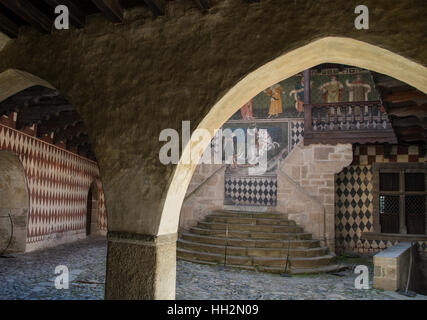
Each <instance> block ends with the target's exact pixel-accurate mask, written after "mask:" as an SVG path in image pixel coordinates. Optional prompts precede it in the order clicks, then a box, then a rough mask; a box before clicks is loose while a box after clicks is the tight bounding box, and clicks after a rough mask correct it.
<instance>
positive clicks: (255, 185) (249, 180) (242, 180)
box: [224, 175, 277, 206]
mask: <svg viewBox="0 0 427 320" xmlns="http://www.w3.org/2000/svg"><path fill="white" fill-rule="evenodd" d="M224 201H225V204H231V205H245V206H276V204H277V176H268V177H256V176H247V177H243V176H232V175H226V176H225V200H224ZM228 202H230V203H228Z"/></svg>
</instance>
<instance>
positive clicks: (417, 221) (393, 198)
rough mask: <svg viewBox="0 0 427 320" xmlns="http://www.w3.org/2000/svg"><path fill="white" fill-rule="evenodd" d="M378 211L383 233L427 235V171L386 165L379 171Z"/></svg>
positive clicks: (401, 165) (400, 165)
mask: <svg viewBox="0 0 427 320" xmlns="http://www.w3.org/2000/svg"><path fill="white" fill-rule="evenodd" d="M378 173H379V174H378V177H379V181H378V182H379V183H378V187H379V188H378V197H379V199H378V211H379V222H380V226H381V232H382V233H402V232H403V233H407V234H425V233H426V223H427V222H426V189H425V185H426V178H427V177H426V172H425V170H422V169H421V170H418V171H417V170H416V169H409V168H405V167H404V166H403V164H399V166H397V165H396V168H392V167H391V166H390V167H387V166H385V165H384V164H382V167H381V168H380V169H379V172H378Z"/></svg>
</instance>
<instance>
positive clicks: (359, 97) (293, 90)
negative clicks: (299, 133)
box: [230, 68, 379, 122]
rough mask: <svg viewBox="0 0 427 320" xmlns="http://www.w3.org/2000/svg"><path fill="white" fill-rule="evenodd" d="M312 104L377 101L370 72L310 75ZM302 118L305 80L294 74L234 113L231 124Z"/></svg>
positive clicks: (355, 70) (328, 71)
mask: <svg viewBox="0 0 427 320" xmlns="http://www.w3.org/2000/svg"><path fill="white" fill-rule="evenodd" d="M310 87H311V102H312V103H325V102H326V103H332V102H351V101H372V100H378V99H379V95H378V92H377V91H376V90H375V88H374V83H373V81H372V77H371V74H370V72H369V71H366V70H362V69H358V68H345V69H343V70H338V69H324V70H322V71H317V70H313V71H312V72H311V83H310ZM303 117H304V77H303V75H302V74H297V75H295V76H293V77H291V78H289V79H286V80H284V81H282V82H280V83H278V84H275V85H274V86H272V87H270V88H266V89H265V90H264V91H263V92H261V93H259V94H258V95H257V96H256V97H254V98H253V99H251V100H250V101H249V102H248V103H246V104H245V105H244V106H242V108H241V109H240V111H238V112H236V113H235V114H234V115H233V116H232V117H231V118H230V120H231V121H233V122H234V121H235V120H241V121H254V120H277V119H289V118H303Z"/></svg>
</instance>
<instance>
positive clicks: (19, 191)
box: [0, 151, 30, 254]
mask: <svg viewBox="0 0 427 320" xmlns="http://www.w3.org/2000/svg"><path fill="white" fill-rule="evenodd" d="M0 177H1V179H0V254H2V253H3V251H5V252H24V251H25V248H26V243H27V224H28V215H29V207H30V206H29V201H30V200H29V193H28V186H27V179H26V175H25V170H24V167H23V165H22V163H21V160H20V159H19V158H18V156H16V155H14V154H13V153H11V152H9V151H0ZM9 217H10V218H9Z"/></svg>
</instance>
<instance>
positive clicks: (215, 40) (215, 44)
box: [0, 0, 427, 235]
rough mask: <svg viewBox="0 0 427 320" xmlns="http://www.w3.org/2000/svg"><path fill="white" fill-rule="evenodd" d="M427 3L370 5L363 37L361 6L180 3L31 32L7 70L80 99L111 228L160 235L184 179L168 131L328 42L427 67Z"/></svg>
mask: <svg viewBox="0 0 427 320" xmlns="http://www.w3.org/2000/svg"><path fill="white" fill-rule="evenodd" d="M423 3H424V2H423V1H422V0H418V1H413V2H411V5H408V3H407V2H405V1H389V0H366V1H365V2H364V4H365V5H367V6H368V7H369V8H370V29H369V30H356V29H355V27H354V20H355V17H356V15H355V14H354V8H355V7H356V6H357V5H358V4H360V3H359V2H358V1H356V0H350V1H342V2H340V3H339V6H337V2H336V1H332V0H323V1H318V0H307V1H294V0H263V1H261V2H259V3H255V4H252V5H249V4H248V3H246V2H245V1H242V0H219V1H215V2H214V6H213V8H212V9H211V10H210V11H209V13H208V14H203V13H202V12H201V11H200V10H199V9H198V8H197V7H196V6H195V3H194V1H190V0H183V1H169V2H168V5H167V9H166V11H167V13H166V15H165V16H164V17H158V18H154V17H153V16H152V14H151V12H150V11H148V10H147V9H146V8H143V7H140V8H135V9H132V10H127V11H125V14H124V23H122V24H119V25H114V24H112V23H110V22H108V21H107V20H106V19H105V18H104V17H103V16H102V15H92V16H89V17H88V18H87V22H86V26H85V28H82V29H74V28H72V29H70V30H63V31H54V33H53V34H40V33H38V31H36V30H35V29H33V28H31V27H25V28H22V29H21V32H20V35H19V37H18V39H16V40H10V41H9V42H8V43H7V45H6V47H5V48H4V49H3V50H2V51H0V72H2V71H4V70H6V69H8V68H16V69H21V70H24V71H27V72H30V73H32V74H34V75H37V76H39V77H41V78H43V79H45V80H46V81H49V82H50V83H52V85H54V86H55V87H56V88H58V89H59V90H60V91H61V92H64V93H65V94H67V96H69V97H70V100H71V102H72V104H73V105H74V106H75V107H76V109H77V110H78V112H79V113H80V115H81V116H82V117H83V119H84V120H85V123H86V124H87V127H88V130H89V134H90V137H91V141H93V143H94V145H95V153H96V156H97V159H98V163H99V166H100V170H101V175H102V177H103V180H104V187H105V192H106V195H107V197H106V201H107V207H108V209H109V212H110V213H111V216H110V219H109V225H110V226H111V228H112V230H115V231H128V232H134V233H141V234H152V235H155V234H157V233H158V229H159V221H160V219H161V212H162V208H163V204H164V202H165V198H166V194H167V191H168V185H169V184H170V182H171V180H172V175H173V172H174V169H175V166H164V165H162V164H161V163H160V162H159V160H158V154H159V149H160V144H159V142H158V139H157V137H158V136H159V134H160V131H161V130H163V129H164V128H174V129H178V130H179V129H180V127H181V121H182V120H190V121H191V123H192V127H193V128H194V127H195V126H197V125H198V124H199V123H200V121H201V120H202V119H203V118H204V117H205V116H206V115H207V113H208V112H209V110H210V108H211V107H212V106H213V105H214V104H215V103H216V102H217V101H218V100H219V99H221V97H223V96H224V95H225V93H226V92H228V91H229V90H230V89H231V88H233V86H235V85H236V83H237V82H238V81H239V80H241V79H242V78H243V77H245V76H246V75H248V74H249V73H250V72H253V71H255V70H257V69H258V68H259V67H261V66H263V65H265V64H266V63H268V62H270V61H272V60H273V59H275V58H277V57H279V56H282V55H284V54H285V53H288V52H290V51H291V50H293V49H296V48H299V47H301V46H303V45H306V44H308V43H310V42H311V41H313V40H315V39H319V38H322V37H326V36H340V37H350V38H354V39H358V40H361V41H365V42H367V43H371V44H374V45H377V46H379V47H382V48H385V49H388V50H390V51H391V52H394V53H397V54H400V55H401V56H403V57H406V58H409V59H411V60H413V61H415V62H418V63H421V64H424V65H426V64H427V50H425V45H424V43H425V41H424V40H425V39H424V38H425V30H426V29H427V20H426V19H423V17H425V15H426V8H425V6H423ZM408 35H411V36H408ZM355 54H356V55H358V52H355ZM358 57H359V55H358ZM301 58H304V57H301ZM325 62H339V61H325ZM342 63H345V61H342ZM300 71H301V70H300ZM261 90H262V89H261ZM238 107H240V106H229V108H235V109H234V111H236V110H237V108H238Z"/></svg>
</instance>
